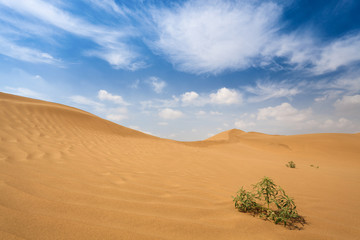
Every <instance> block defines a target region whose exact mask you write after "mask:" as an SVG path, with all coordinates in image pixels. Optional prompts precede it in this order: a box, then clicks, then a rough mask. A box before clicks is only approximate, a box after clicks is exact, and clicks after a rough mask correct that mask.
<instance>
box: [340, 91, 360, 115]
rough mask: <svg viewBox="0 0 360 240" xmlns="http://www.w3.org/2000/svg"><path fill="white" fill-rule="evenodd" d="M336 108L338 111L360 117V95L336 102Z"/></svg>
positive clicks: (345, 97)
mask: <svg viewBox="0 0 360 240" xmlns="http://www.w3.org/2000/svg"><path fill="white" fill-rule="evenodd" d="M334 107H335V108H336V110H338V111H346V112H349V113H351V114H353V115H357V116H360V95H359V94H358V95H353V96H343V97H342V98H341V99H338V100H336V102H335V103H334Z"/></svg>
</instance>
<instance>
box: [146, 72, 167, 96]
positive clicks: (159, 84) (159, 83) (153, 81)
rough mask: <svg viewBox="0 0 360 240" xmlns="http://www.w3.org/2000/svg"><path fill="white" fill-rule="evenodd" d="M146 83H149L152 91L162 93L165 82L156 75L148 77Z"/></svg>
mask: <svg viewBox="0 0 360 240" xmlns="http://www.w3.org/2000/svg"><path fill="white" fill-rule="evenodd" d="M147 83H148V84H150V86H151V87H152V89H153V90H154V92H156V93H162V91H163V89H164V88H165V87H166V82H165V81H163V80H161V79H160V78H158V77H154V76H153V77H150V78H149V79H148V80H147Z"/></svg>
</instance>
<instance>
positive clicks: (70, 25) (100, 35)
mask: <svg viewBox="0 0 360 240" xmlns="http://www.w3.org/2000/svg"><path fill="white" fill-rule="evenodd" d="M0 4H2V5H3V6H6V7H8V8H9V9H12V10H13V11H15V12H17V13H18V14H20V15H22V16H23V17H26V18H27V19H28V20H29V21H33V20H37V21H41V23H42V24H43V25H50V26H53V27H56V28H58V29H61V30H63V31H65V32H68V33H70V34H72V35H76V36H79V37H82V38H86V39H89V40H91V41H93V42H95V43H97V44H98V48H97V49H92V50H88V51H86V52H85V53H86V55H88V56H96V57H99V58H102V59H104V60H106V61H108V62H109V64H111V65H112V66H113V67H115V68H122V69H128V70H136V69H139V68H142V67H144V66H145V64H144V63H143V61H140V60H139V61H138V57H139V54H138V53H136V51H134V50H131V49H132V48H131V47H129V45H127V40H126V39H128V38H130V37H132V36H134V34H135V33H134V31H133V30H132V29H130V28H127V27H125V26H124V27H123V28H122V29H121V31H120V30H119V29H118V28H117V29H115V28H109V27H107V26H103V25H95V24H92V23H90V22H88V21H86V20H84V19H82V18H80V17H78V16H75V15H73V14H71V13H70V12H67V11H65V10H62V9H61V8H60V7H58V6H56V5H54V4H51V3H48V2H46V1H42V0H13V1H5V0H0ZM20 60H23V59H20Z"/></svg>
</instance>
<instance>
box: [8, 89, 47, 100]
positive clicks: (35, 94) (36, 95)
mask: <svg viewBox="0 0 360 240" xmlns="http://www.w3.org/2000/svg"><path fill="white" fill-rule="evenodd" d="M5 90H6V92H7V93H11V94H15V95H20V96H24V97H30V98H37V99H42V100H47V97H45V96H44V95H43V94H42V93H39V92H35V91H33V90H31V89H28V88H22V87H19V88H12V87H5Z"/></svg>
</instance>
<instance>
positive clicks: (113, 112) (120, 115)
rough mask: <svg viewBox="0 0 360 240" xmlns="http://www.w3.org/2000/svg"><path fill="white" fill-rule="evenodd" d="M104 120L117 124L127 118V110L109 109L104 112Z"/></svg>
mask: <svg viewBox="0 0 360 240" xmlns="http://www.w3.org/2000/svg"><path fill="white" fill-rule="evenodd" d="M106 112H107V114H106V119H108V120H110V121H114V122H119V121H121V120H123V119H126V118H127V112H128V111H127V109H126V108H124V107H123V108H109V109H107V110H106Z"/></svg>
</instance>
